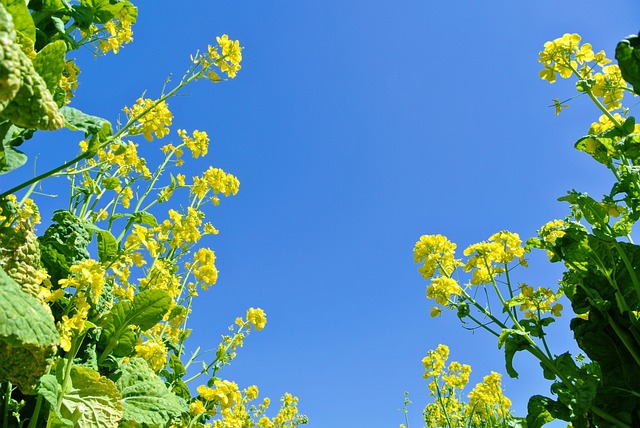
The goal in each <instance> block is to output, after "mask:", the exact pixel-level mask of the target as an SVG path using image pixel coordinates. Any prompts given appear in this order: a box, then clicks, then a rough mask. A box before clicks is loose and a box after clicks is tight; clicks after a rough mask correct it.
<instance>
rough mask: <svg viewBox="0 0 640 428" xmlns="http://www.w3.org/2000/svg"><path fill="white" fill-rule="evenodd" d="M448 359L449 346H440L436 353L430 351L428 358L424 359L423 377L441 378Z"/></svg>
mask: <svg viewBox="0 0 640 428" xmlns="http://www.w3.org/2000/svg"><path fill="white" fill-rule="evenodd" d="M448 358H449V347H448V346H447V345H443V344H440V345H438V347H437V348H436V349H435V351H434V350H430V351H429V352H428V353H427V356H426V357H424V358H423V359H422V365H423V366H424V368H425V373H424V375H422V377H423V378H425V379H428V378H430V377H437V376H440V374H442V372H443V370H444V366H445V362H446V361H447V359H448Z"/></svg>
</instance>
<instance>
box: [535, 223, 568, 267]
mask: <svg viewBox="0 0 640 428" xmlns="http://www.w3.org/2000/svg"><path fill="white" fill-rule="evenodd" d="M565 233H566V232H565V231H564V222H563V221H562V220H551V221H550V222H548V223H547V224H545V225H544V226H542V227H541V228H540V230H538V236H539V237H540V239H542V240H543V241H545V242H547V243H549V244H551V245H553V244H555V242H556V239H558V238H560V237H561V236H564V234H565ZM547 256H548V257H549V259H551V258H552V257H553V253H552V252H551V251H547Z"/></svg>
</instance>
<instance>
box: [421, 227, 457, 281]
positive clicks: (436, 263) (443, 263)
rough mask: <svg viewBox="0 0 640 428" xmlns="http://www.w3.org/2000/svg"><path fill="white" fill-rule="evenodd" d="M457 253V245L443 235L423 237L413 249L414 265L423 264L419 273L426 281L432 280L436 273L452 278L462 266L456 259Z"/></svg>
mask: <svg viewBox="0 0 640 428" xmlns="http://www.w3.org/2000/svg"><path fill="white" fill-rule="evenodd" d="M455 251H456V244H454V243H453V242H451V241H449V240H448V239H447V238H446V237H444V236H442V235H422V236H421V237H420V240H419V241H418V242H416V245H415V248H414V249H413V260H414V263H420V264H422V266H421V267H420V268H419V269H418V272H420V273H421V274H422V277H423V278H424V279H429V278H431V277H432V276H433V275H435V274H436V272H437V273H439V274H440V275H445V276H450V275H451V273H452V272H453V271H454V270H455V269H456V268H457V267H458V266H461V265H462V263H461V262H460V260H458V259H456V258H455V257H454V255H455Z"/></svg>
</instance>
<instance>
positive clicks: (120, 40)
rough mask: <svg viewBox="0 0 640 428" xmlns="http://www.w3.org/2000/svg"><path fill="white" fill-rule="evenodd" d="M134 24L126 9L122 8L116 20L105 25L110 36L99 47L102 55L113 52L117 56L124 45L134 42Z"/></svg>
mask: <svg viewBox="0 0 640 428" xmlns="http://www.w3.org/2000/svg"><path fill="white" fill-rule="evenodd" d="M132 24H133V23H132V22H131V20H130V18H129V15H127V14H126V12H125V9H124V8H122V11H121V12H120V13H118V15H116V17H115V18H114V19H112V20H111V21H109V22H107V23H106V24H104V27H103V28H104V29H105V30H106V32H107V33H108V34H109V36H108V37H107V38H106V39H105V40H102V41H101V42H100V43H99V45H98V46H99V47H100V50H101V51H102V53H103V54H106V53H107V52H110V51H113V53H114V54H117V53H118V51H119V50H120V47H121V46H122V45H125V44H127V43H130V42H132V41H133V31H132V30H131V25H132Z"/></svg>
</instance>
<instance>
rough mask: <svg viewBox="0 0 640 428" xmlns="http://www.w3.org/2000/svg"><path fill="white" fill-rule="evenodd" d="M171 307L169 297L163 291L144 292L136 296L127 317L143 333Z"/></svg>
mask: <svg viewBox="0 0 640 428" xmlns="http://www.w3.org/2000/svg"><path fill="white" fill-rule="evenodd" d="M170 306H171V297H170V296H169V294H168V293H167V292H166V291H164V290H144V291H141V292H140V293H138V294H136V297H135V298H134V299H133V307H132V308H131V313H130V314H129V317H130V318H131V322H130V324H135V325H137V326H138V327H140V328H141V329H142V330H143V331H144V330H148V329H150V328H151V327H153V326H154V325H156V324H157V323H158V322H159V321H161V320H162V317H164V315H165V314H166V313H167V311H168V310H169V307H170Z"/></svg>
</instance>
